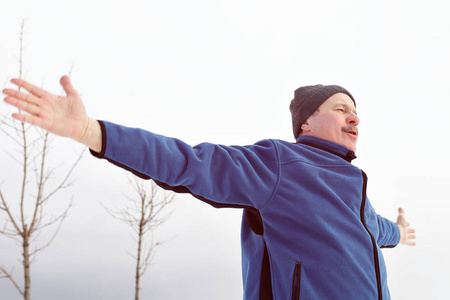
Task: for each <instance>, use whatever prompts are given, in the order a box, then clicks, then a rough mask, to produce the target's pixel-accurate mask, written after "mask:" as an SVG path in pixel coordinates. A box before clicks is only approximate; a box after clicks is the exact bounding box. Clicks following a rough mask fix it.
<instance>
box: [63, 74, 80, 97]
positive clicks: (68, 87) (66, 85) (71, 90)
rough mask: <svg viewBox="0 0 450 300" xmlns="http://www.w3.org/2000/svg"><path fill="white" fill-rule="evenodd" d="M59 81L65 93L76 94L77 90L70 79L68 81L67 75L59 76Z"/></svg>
mask: <svg viewBox="0 0 450 300" xmlns="http://www.w3.org/2000/svg"><path fill="white" fill-rule="evenodd" d="M59 83H60V84H61V86H62V87H63V89H64V91H65V92H66V94H67V95H78V92H77V91H76V90H75V88H74V87H73V85H72V81H70V77H69V76H67V75H64V76H63V77H61V79H60V80H59Z"/></svg>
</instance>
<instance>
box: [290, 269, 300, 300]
mask: <svg viewBox="0 0 450 300" xmlns="http://www.w3.org/2000/svg"><path fill="white" fill-rule="evenodd" d="M301 276H302V264H301V263H296V264H295V270H294V278H293V282H292V300H299V299H300V282H301Z"/></svg>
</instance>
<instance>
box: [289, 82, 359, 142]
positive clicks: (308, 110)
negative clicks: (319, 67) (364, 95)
mask: <svg viewBox="0 0 450 300" xmlns="http://www.w3.org/2000/svg"><path fill="white" fill-rule="evenodd" d="M337 93H344V94H347V95H348V96H349V97H350V98H351V99H352V100H353V103H355V106H356V102H355V99H353V96H352V95H351V94H350V93H349V92H348V91H347V90H346V89H344V88H343V87H340V86H338V85H322V84H318V85H310V86H303V87H300V88H298V89H296V90H295V92H294V99H293V100H292V101H291V105H290V106H289V109H290V110H291V114H292V128H293V130H294V136H295V139H298V137H299V136H300V133H301V130H302V129H301V127H302V124H303V123H305V121H306V120H308V118H309V117H310V116H311V115H312V114H313V113H314V112H315V111H316V110H317V109H318V108H319V106H320V105H322V103H324V102H325V101H326V100H327V99H328V98H330V97H331V96H333V95H334V94H337Z"/></svg>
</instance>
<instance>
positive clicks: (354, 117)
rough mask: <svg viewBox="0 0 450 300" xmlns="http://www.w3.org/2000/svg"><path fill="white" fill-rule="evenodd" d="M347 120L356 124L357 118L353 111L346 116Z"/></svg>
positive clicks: (357, 122)
mask: <svg viewBox="0 0 450 300" xmlns="http://www.w3.org/2000/svg"><path fill="white" fill-rule="evenodd" d="M347 122H348V123H350V124H352V125H355V126H358V124H359V118H358V116H357V115H356V114H355V113H353V112H351V113H350V114H349V115H348V117H347Z"/></svg>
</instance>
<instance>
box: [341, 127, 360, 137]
mask: <svg viewBox="0 0 450 300" xmlns="http://www.w3.org/2000/svg"><path fill="white" fill-rule="evenodd" d="M342 131H344V132H346V133H349V134H351V135H354V136H358V129H357V128H356V127H354V126H347V127H344V128H343V129H342Z"/></svg>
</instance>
